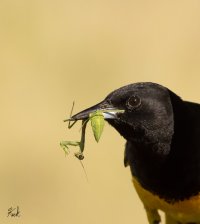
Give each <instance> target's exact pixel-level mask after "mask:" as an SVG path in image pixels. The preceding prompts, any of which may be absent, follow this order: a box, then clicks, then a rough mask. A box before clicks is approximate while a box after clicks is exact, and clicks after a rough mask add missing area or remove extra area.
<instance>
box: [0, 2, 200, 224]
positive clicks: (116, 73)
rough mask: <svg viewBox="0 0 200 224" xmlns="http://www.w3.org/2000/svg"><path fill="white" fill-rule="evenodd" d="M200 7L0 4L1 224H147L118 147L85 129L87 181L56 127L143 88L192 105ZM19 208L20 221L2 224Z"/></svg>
mask: <svg viewBox="0 0 200 224" xmlns="http://www.w3.org/2000/svg"><path fill="white" fill-rule="evenodd" d="M199 11H200V1H198V0H196V1H194V0H192V1H187V0H175V1H171V0H170V1H156V0H155V1H154V0H153V1H144V0H140V1H139V0H133V1H126V0H125V1H118V0H115V1H113V0H101V1H89V0H85V1H80V0H74V1H69V0H65V1H63V0H57V1H55V0H48V1H47V0H29V1H27V0H18V1H13V0H1V3H0V105H1V109H0V136H1V141H0V149H1V150H0V180H1V184H0V199H1V200H0V222H1V223H13V222H15V223H29V224H35V223H48V224H51V223H52V224H53V223H60V224H64V223H70V224H79V223H80V224H85V223H87V224H93V223H95V224H102V223H103V224H111V223H115V224H121V223H126V222H127V223H134V222H138V223H144V224H145V223H147V220H146V215H145V212H144V209H143V206H142V204H141V202H140V201H139V199H138V196H137V195H136V193H135V190H134V188H133V187H132V183H131V175H130V171H129V168H126V169H125V168H124V166H123V153H124V144H125V140H124V139H123V138H122V137H121V136H119V134H118V133H117V132H116V131H115V130H114V129H113V128H111V127H110V126H109V125H106V127H105V130H104V133H103V136H102V138H101V140H100V142H99V143H98V144H97V143H96V142H95V140H94V137H93V135H92V131H91V128H90V127H89V126H88V128H87V136H86V149H85V160H84V161H83V163H84V166H85V169H86V172H87V176H88V179H89V180H88V181H87V179H86V176H85V174H84V171H83V169H82V167H81V164H80V162H79V161H78V160H77V159H76V158H75V157H74V156H73V149H72V150H71V151H72V153H71V154H70V155H69V156H67V157H65V155H64V152H63V151H62V149H61V148H60V146H59V142H60V141H61V140H79V138H80V132H79V129H80V127H81V124H77V125H76V126H75V127H74V128H73V129H71V130H68V129H67V124H66V123H63V119H65V118H67V117H68V116H69V113H70V110H71V106H72V102H73V100H75V108H74V113H76V112H79V111H80V110H82V109H85V108H87V107H89V106H91V105H93V104H96V103H97V102H99V101H101V100H102V99H103V98H104V97H105V96H106V95H107V94H108V93H109V92H111V91H113V90H114V89H116V88H119V87H121V86H123V85H126V84H129V83H134V82H141V81H151V82H157V83H160V84H162V85H164V86H167V87H168V88H170V89H171V90H173V91H174V92H175V93H177V94H178V95H180V96H181V97H182V98H184V99H187V100H191V101H195V102H200V91H199V83H200V75H199V74H200V41H199V40H200V14H199ZM11 206H12V207H17V206H19V209H20V215H21V216H20V217H19V218H17V217H16V218H11V217H7V210H8V209H9V208H10V207H11Z"/></svg>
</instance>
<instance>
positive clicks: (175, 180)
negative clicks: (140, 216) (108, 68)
mask: <svg viewBox="0 0 200 224" xmlns="http://www.w3.org/2000/svg"><path fill="white" fill-rule="evenodd" d="M94 108H96V109H98V110H99V109H102V110H103V109H105V108H107V109H108V108H115V109H118V110H124V111H125V112H124V113H121V114H116V117H115V119H108V120H107V121H108V122H109V123H110V124H111V125H112V126H113V127H114V128H115V129H116V130H117V131H118V132H119V133H120V134H121V135H122V136H123V137H124V138H125V139H126V140H127V143H126V147H125V157H124V164H125V166H128V165H129V166H130V169H131V173H132V176H133V183H134V186H135V189H136V191H137V193H138V195H139V197H140V199H141V200H142V202H143V204H144V207H145V209H146V212H147V216H148V220H149V223H150V224H156V223H159V222H160V217H159V215H158V212H157V210H162V211H164V212H165V214H166V217H167V218H166V220H167V223H169V224H174V223H177V224H178V223H181V224H186V223H187V224H189V223H200V105H199V104H195V103H190V102H186V101H183V100H182V99H181V98H180V97H178V96H177V95H176V94H174V93H173V92H172V91H170V90H169V89H167V88H165V87H163V86H161V85H158V84H155V83H136V84H130V85H128V86H124V87H122V88H120V89H117V90H115V91H113V92H112V93H111V94H109V95H108V96H107V97H106V98H105V100H104V101H102V102H101V103H99V104H97V105H95V106H93V107H92V108H89V109H87V110H85V111H83V112H81V113H79V114H77V115H75V116H74V119H81V116H83V114H86V112H87V111H91V109H92V110H94ZM105 118H106V117H105Z"/></svg>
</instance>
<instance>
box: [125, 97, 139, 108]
mask: <svg viewBox="0 0 200 224" xmlns="http://www.w3.org/2000/svg"><path fill="white" fill-rule="evenodd" d="M126 105H127V107H128V108H129V109H131V110H133V109H135V108H137V107H139V106H140V105H141V99H140V98H139V97H138V96H131V97H129V99H128V100H127V102H126Z"/></svg>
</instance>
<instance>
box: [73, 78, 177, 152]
mask: <svg viewBox="0 0 200 224" xmlns="http://www.w3.org/2000/svg"><path fill="white" fill-rule="evenodd" d="M170 94H171V91H169V90H168V89H167V88H165V87H163V86H161V85H158V84H155V83H150V82H144V83H135V84H130V85H127V86H124V87H121V88H119V89H117V90H115V91H113V92H111V93H110V94H109V95H108V96H107V97H106V98H105V99H104V100H103V101H102V102H100V103H98V104H96V105H95V106H92V107H90V108H88V109H86V110H84V111H82V112H80V113H78V114H76V115H74V116H72V118H71V120H81V119H86V118H88V116H89V114H90V113H92V112H94V111H96V110H101V111H103V115H104V118H105V120H107V121H108V123H110V124H111V125H112V126H113V127H114V128H115V129H116V130H117V131H118V132H119V133H120V134H121V135H122V136H123V137H124V138H125V139H126V140H128V141H131V142H135V143H138V144H139V143H142V144H155V143H158V142H159V144H165V142H167V143H169V141H171V138H172V135H173V131H174V130H173V127H174V119H173V107H172V101H171V96H170ZM119 110H120V112H119ZM109 111H110V113H109ZM122 111H123V112H122ZM160 148H162V147H160V146H159V149H160ZM164 151H165V153H167V151H168V150H166V149H165V150H164Z"/></svg>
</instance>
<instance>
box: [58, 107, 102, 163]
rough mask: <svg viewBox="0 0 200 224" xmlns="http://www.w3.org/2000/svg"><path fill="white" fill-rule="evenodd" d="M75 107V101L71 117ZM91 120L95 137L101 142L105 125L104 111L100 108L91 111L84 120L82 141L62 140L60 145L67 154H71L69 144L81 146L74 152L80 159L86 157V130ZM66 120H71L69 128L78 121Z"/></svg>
mask: <svg viewBox="0 0 200 224" xmlns="http://www.w3.org/2000/svg"><path fill="white" fill-rule="evenodd" d="M73 108H74V103H73V105H72V109H71V113H70V117H71V116H72V111H73ZM89 120H90V121H91V126H92V130H93V134H94V138H95V140H96V141H97V142H99V139H100V137H101V134H102V132H103V128H104V125H105V120H104V116H103V112H102V111H100V110H99V111H98V110H97V111H95V112H93V113H90V115H89V118H88V119H85V120H82V128H81V140H80V141H62V142H60V146H61V147H62V148H63V150H64V151H65V153H66V154H69V146H79V152H76V153H75V154H74V155H75V156H76V157H77V158H78V159H79V160H83V159H84V155H83V151H84V147H85V131H86V126H87V123H88V121H89ZM64 121H69V123H68V128H69V129H70V128H72V127H73V126H74V124H75V123H76V122H77V121H74V122H73V123H72V124H71V123H70V119H66V120H64Z"/></svg>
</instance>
